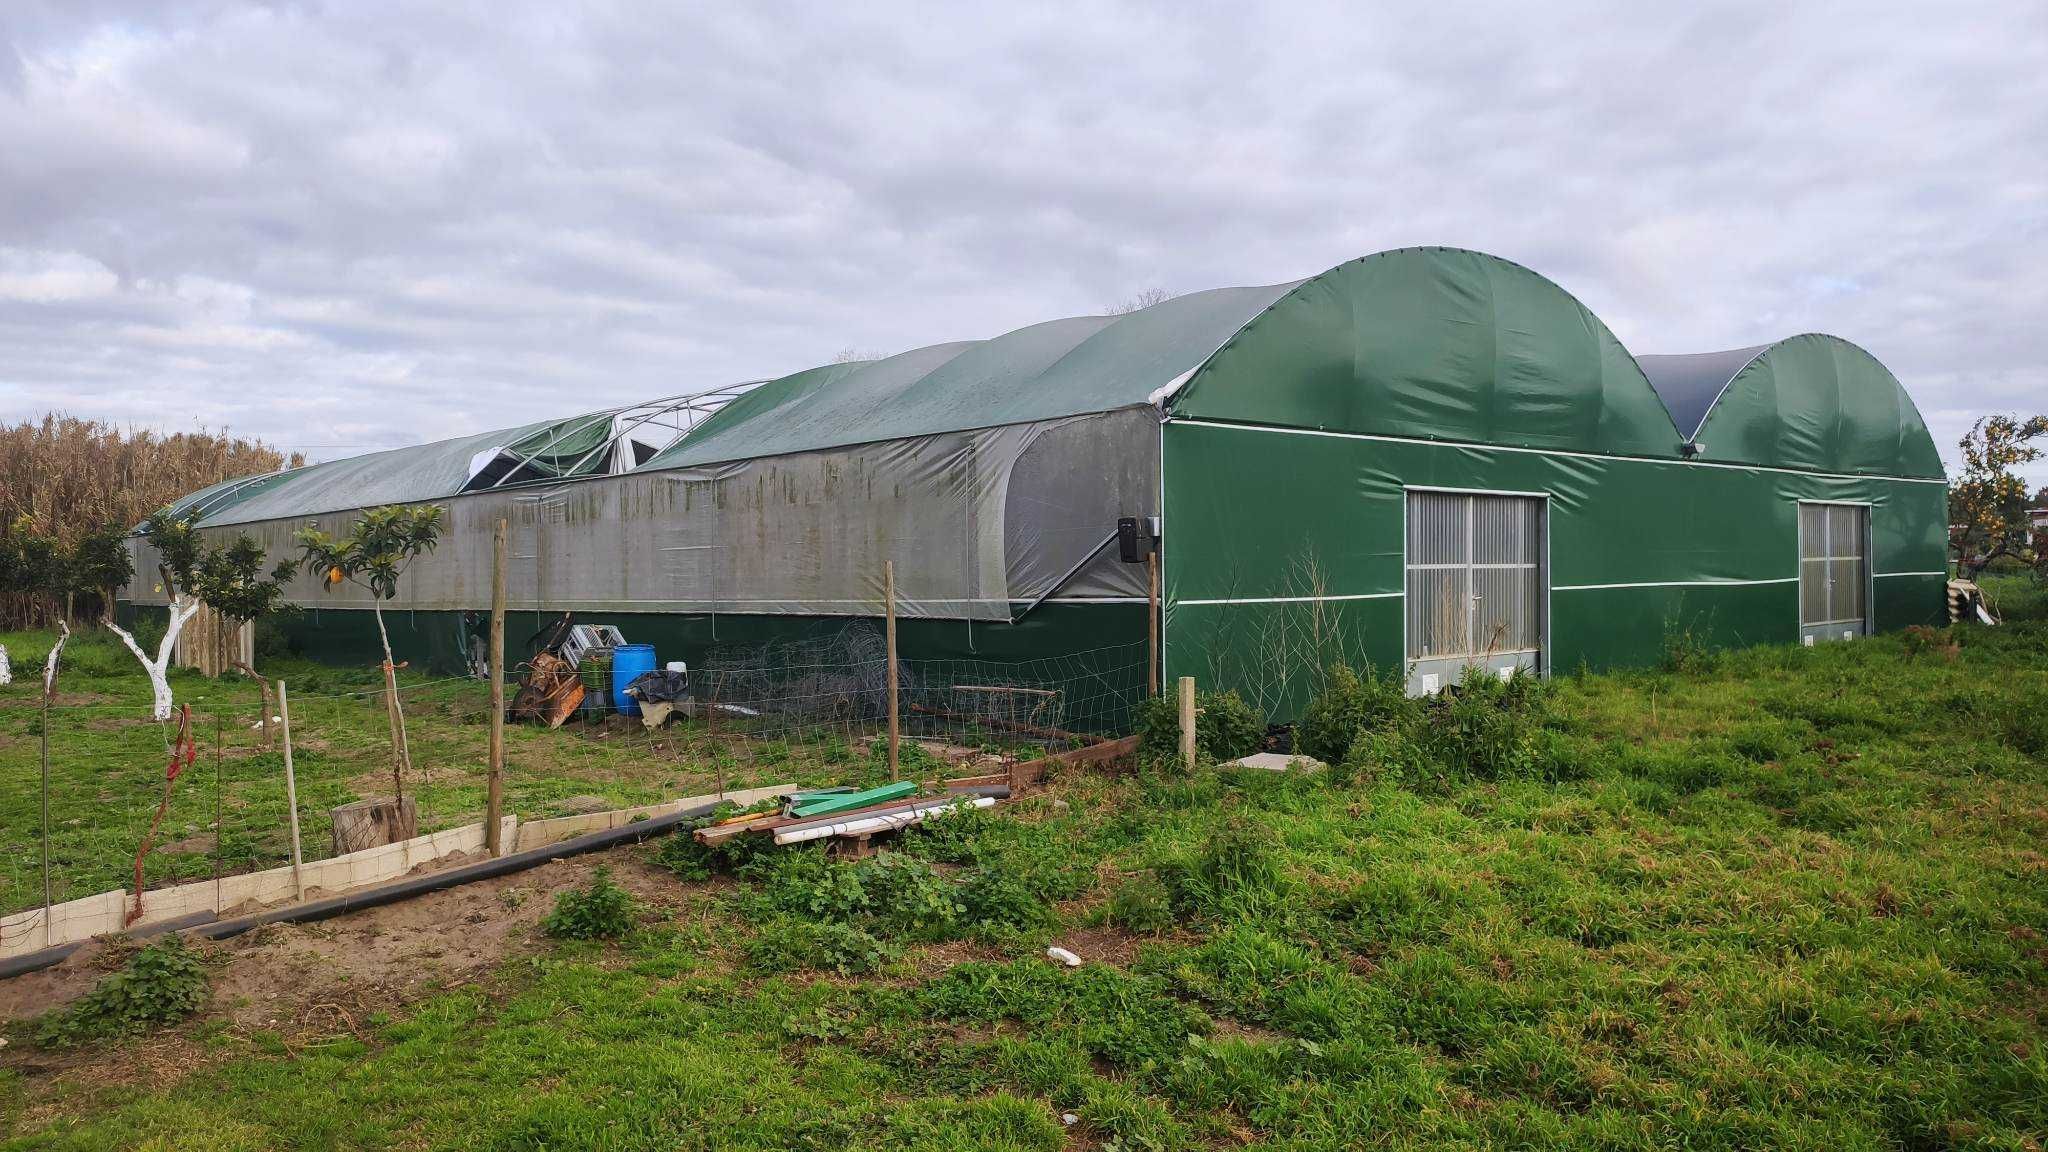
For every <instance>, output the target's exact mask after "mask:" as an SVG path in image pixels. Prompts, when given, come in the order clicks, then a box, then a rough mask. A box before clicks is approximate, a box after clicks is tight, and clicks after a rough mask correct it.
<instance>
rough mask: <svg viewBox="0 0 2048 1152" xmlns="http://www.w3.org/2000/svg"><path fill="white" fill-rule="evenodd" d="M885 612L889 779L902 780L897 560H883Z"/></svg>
mask: <svg viewBox="0 0 2048 1152" xmlns="http://www.w3.org/2000/svg"><path fill="white" fill-rule="evenodd" d="M882 600H883V602H884V603H883V614H884V616H885V618H886V619H887V621H888V623H887V626H886V630H887V635H888V642H889V779H891V780H900V779H902V777H901V776H900V775H898V773H897V768H896V744H897V729H896V715H897V714H896V562H895V561H894V560H884V561H882Z"/></svg>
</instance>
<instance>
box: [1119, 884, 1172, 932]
mask: <svg viewBox="0 0 2048 1152" xmlns="http://www.w3.org/2000/svg"><path fill="white" fill-rule="evenodd" d="M1103 916H1104V919H1106V920H1108V921H1109V922H1110V923H1111V924H1114V925H1116V926H1117V927H1119V928H1121V929H1123V930H1124V931H1126V932H1130V933H1133V934H1135V935H1139V936H1157V935H1159V934H1160V933H1161V932H1164V931H1166V930H1167V929H1168V928H1171V927H1173V900H1172V897H1171V896H1169V895H1168V894H1167V891H1166V885H1164V884H1161V883H1160V882H1159V879H1158V877H1156V876H1135V877H1132V878H1131V879H1129V880H1126V881H1124V882H1123V883H1122V884H1121V885H1118V887H1117V890H1116V891H1115V892H1113V893H1111V894H1110V897H1109V906H1108V907H1107V908H1105V909H1104V910H1103Z"/></svg>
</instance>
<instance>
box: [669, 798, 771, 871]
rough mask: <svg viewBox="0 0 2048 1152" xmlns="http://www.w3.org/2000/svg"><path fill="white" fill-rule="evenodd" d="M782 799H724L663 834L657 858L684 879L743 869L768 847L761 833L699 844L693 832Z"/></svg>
mask: <svg viewBox="0 0 2048 1152" xmlns="http://www.w3.org/2000/svg"><path fill="white" fill-rule="evenodd" d="M781 802H782V801H781V798H780V797H770V798H769V799H767V800H764V801H762V802H761V803H759V804H756V805H754V806H753V807H752V808H741V807H740V806H739V805H737V804H732V803H721V804H720V805H718V807H716V808H713V809H712V810H711V811H710V812H707V813H705V814H704V815H703V816H702V817H700V818H699V819H696V820H690V821H686V822H684V823H683V824H681V825H679V826H678V827H677V828H676V830H675V832H674V833H673V834H672V835H669V836H667V837H664V838H663V839H662V842H661V847H659V848H657V849H656V850H655V853H654V862H655V863H656V864H659V865H661V866H662V867H663V868H666V869H668V870H669V871H671V872H673V873H675V874H676V875H677V876H680V877H682V878H683V879H685V880H709V879H711V877H712V876H713V875H716V874H718V873H729V872H738V871H741V870H743V869H745V868H746V867H747V866H748V865H749V864H751V863H753V861H754V860H755V858H756V857H758V856H760V855H761V853H762V852H763V851H764V850H765V849H764V841H763V838H762V837H760V836H734V837H733V838H731V839H730V840H726V841H723V842H721V843H719V844H699V843H698V842H697V837H696V836H695V835H694V834H693V833H695V832H696V830H697V829H699V828H707V827H710V826H711V825H713V824H716V823H718V822H719V821H721V820H724V819H726V818H727V817H731V816H738V815H740V814H741V813H743V812H754V811H769V810H772V808H771V807H770V806H771V805H780V804H781Z"/></svg>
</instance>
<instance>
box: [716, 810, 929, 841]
mask: <svg viewBox="0 0 2048 1152" xmlns="http://www.w3.org/2000/svg"><path fill="white" fill-rule="evenodd" d="M909 802H910V801H908V800H885V801H883V802H882V803H880V804H870V805H868V806H867V807H865V808H849V809H847V810H846V811H844V812H835V813H833V815H834V816H840V817H844V816H859V815H863V814H866V813H871V812H883V811H887V810H889V809H891V808H901V807H903V805H905V804H906V803H909ZM818 819H819V818H818V817H816V816H772V817H769V818H768V819H766V820H756V821H753V822H752V823H748V824H716V825H713V826H712V827H709V828H699V829H697V843H699V844H720V843H723V842H725V841H727V840H730V839H732V838H733V837H735V836H740V835H744V834H746V833H748V832H772V831H774V830H775V829H777V828H787V827H788V826H790V825H791V824H810V823H815V822H816V821H817V820H818Z"/></svg>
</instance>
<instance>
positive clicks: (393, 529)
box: [292, 505, 441, 800]
mask: <svg viewBox="0 0 2048 1152" xmlns="http://www.w3.org/2000/svg"><path fill="white" fill-rule="evenodd" d="M440 539H441V509H440V508H439V507H436V506H433V505H428V506H425V507H406V506H402V505H389V506H386V507H383V508H372V509H370V510H369V511H367V512H364V513H363V516H362V519H360V520H357V521H356V522H355V523H354V524H353V525H351V526H350V527H349V530H348V532H347V533H346V534H344V535H340V536H336V535H332V534H330V533H327V532H323V531H321V530H320V529H318V528H302V529H300V530H299V531H298V532H296V533H294V534H293V535H292V541H293V543H295V544H297V545H298V546H299V559H300V562H301V563H302V564H304V565H305V567H306V572H307V574H308V575H311V576H315V577H317V578H319V580H320V582H321V586H322V587H324V588H328V589H333V588H336V587H339V586H340V585H341V584H343V583H349V584H354V585H356V586H357V587H360V588H364V589H367V590H368V591H369V593H370V609H371V611H372V612H373V613H375V615H376V617H377V640H378V642H379V643H381V644H382V645H383V646H384V700H385V709H386V712H387V715H388V718H389V720H390V722H391V784H392V792H393V796H392V798H393V799H394V800H403V799H404V797H405V774H406V772H407V771H408V770H409V769H410V768H411V767H412V752H411V749H409V748H408V747H407V746H406V738H405V709H404V707H403V706H402V705H401V704H400V703H399V700H398V674H397V671H396V666H395V665H394V663H393V661H392V658H391V634H390V633H389V632H387V631H386V630H385V628H384V602H385V601H386V600H390V599H392V598H394V597H396V596H397V595H398V581H399V577H401V576H402V575H404V574H405V569H406V567H407V566H408V565H410V564H411V563H412V561H413V560H414V559H415V558H416V557H418V556H420V555H421V554H422V553H426V552H431V551H433V550H434V545H435V544H436V543H438V542H439V541H440Z"/></svg>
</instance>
